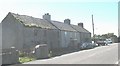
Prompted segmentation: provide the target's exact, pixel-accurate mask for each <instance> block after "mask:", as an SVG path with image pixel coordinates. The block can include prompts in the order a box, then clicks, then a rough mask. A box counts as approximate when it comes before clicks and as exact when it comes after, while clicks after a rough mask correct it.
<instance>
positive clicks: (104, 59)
mask: <svg viewBox="0 0 120 66" xmlns="http://www.w3.org/2000/svg"><path fill="white" fill-rule="evenodd" d="M118 45H119V44H118V43H114V44H110V45H108V46H100V47H96V48H93V49H89V50H82V51H78V52H73V53H69V54H65V55H61V56H57V57H54V58H49V59H42V60H36V61H31V62H27V63H24V64H118V63H119V60H118ZM119 46H120V45H119Z"/></svg>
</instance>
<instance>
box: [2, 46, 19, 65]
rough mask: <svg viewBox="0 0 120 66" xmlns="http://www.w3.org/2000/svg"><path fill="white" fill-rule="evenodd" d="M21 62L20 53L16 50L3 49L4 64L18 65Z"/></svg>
mask: <svg viewBox="0 0 120 66" xmlns="http://www.w3.org/2000/svg"><path fill="white" fill-rule="evenodd" d="M18 62H19V52H18V51H17V50H16V49H15V48H9V49H2V64H16V63H18Z"/></svg>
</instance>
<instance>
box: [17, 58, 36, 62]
mask: <svg viewBox="0 0 120 66" xmlns="http://www.w3.org/2000/svg"><path fill="white" fill-rule="evenodd" d="M34 60H36V59H35V58H32V57H19V62H20V63H25V62H30V61H34Z"/></svg>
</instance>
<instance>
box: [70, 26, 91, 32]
mask: <svg viewBox="0 0 120 66" xmlns="http://www.w3.org/2000/svg"><path fill="white" fill-rule="evenodd" d="M71 27H73V28H74V29H75V30H77V31H79V32H85V33H90V32H89V31H88V30H86V29H85V28H82V27H80V26H77V25H71Z"/></svg>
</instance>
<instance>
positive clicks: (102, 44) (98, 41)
mask: <svg viewBox="0 0 120 66" xmlns="http://www.w3.org/2000/svg"><path fill="white" fill-rule="evenodd" d="M96 43H97V44H98V46H105V45H107V43H106V39H98V40H97V41H96Z"/></svg>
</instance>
